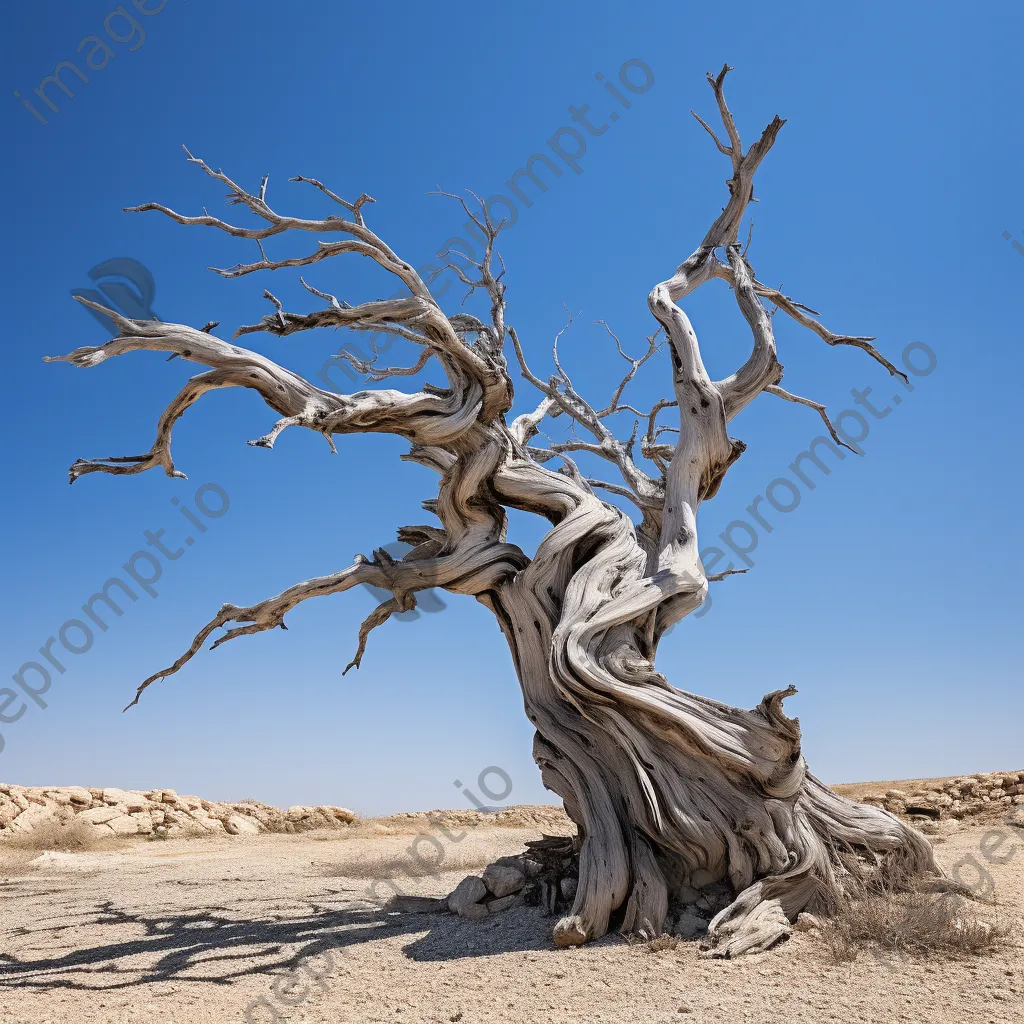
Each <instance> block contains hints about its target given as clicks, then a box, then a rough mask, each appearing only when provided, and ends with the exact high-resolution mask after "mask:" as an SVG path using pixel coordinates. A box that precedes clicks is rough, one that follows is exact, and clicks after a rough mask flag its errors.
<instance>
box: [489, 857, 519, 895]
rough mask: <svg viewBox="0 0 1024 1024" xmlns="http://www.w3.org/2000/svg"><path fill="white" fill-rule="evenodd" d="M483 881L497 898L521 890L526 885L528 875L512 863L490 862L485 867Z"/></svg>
mask: <svg viewBox="0 0 1024 1024" xmlns="http://www.w3.org/2000/svg"><path fill="white" fill-rule="evenodd" d="M483 883H484V885H486V886H487V889H488V891H489V892H490V893H491V894H492V895H493V896H494V897H496V898H497V899H501V897H502V896H508V895H510V894H511V893H514V892H519V890H520V889H522V887H523V886H524V885H526V875H525V874H524V873H523V872H522V871H520V870H519V868H517V867H513V866H512V865H511V864H489V865H488V866H487V867H486V868H484V873H483Z"/></svg>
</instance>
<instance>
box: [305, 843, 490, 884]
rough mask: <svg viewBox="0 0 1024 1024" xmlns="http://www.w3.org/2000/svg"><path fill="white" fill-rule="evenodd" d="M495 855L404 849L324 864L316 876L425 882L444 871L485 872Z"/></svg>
mask: <svg viewBox="0 0 1024 1024" xmlns="http://www.w3.org/2000/svg"><path fill="white" fill-rule="evenodd" d="M494 859H495V854H494V852H493V851H492V850H487V849H482V850H481V849H477V850H460V849H459V848H458V847H452V846H447V847H445V850H444V856H443V857H440V858H436V859H435V858H434V855H433V851H431V853H430V854H429V856H428V855H427V854H426V853H425V854H424V856H423V857H421V858H417V857H415V856H413V855H412V854H411V853H410V852H409V850H408V848H407V847H399V848H397V849H395V850H393V851H392V850H379V851H378V850H373V851H369V852H358V853H354V854H352V855H351V856H349V857H345V858H344V859H342V860H340V861H337V862H336V863H333V864H325V865H323V866H322V867H321V869H320V873H321V874H323V875H325V876H327V877H328V878H374V879H388V878H426V877H429V876H434V875H438V874H442V873H443V872H446V871H467V872H472V871H476V870H477V869H479V868H485V867H487V865H488V864H490V863H491V861H492V860H494Z"/></svg>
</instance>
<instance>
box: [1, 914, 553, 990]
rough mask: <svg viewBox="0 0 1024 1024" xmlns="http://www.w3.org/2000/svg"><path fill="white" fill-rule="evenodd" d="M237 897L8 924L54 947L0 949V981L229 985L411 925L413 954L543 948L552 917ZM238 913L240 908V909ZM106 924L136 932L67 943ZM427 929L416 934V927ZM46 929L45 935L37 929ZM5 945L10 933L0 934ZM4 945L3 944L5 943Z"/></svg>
mask: <svg viewBox="0 0 1024 1024" xmlns="http://www.w3.org/2000/svg"><path fill="white" fill-rule="evenodd" d="M265 902H270V901H268V900H261V899H254V900H250V901H247V907H246V909H247V910H248V911H249V912H251V914H252V916H241V917H240V909H241V908H240V907H239V906H238V905H237V904H236V905H235V906H234V907H230V908H229V907H219V906H215V907H207V908H203V909H198V910H190V911H188V912H180V911H168V912H167V913H143V912H132V911H129V910H124V909H122V908H120V907H118V906H117V904H116V902H115V901H114V900H102V901H99V902H97V903H96V905H95V908H94V909H93V910H90V911H85V912H82V911H78V912H75V913H73V914H71V913H68V914H64V915H62V916H61V918H60V919H58V920H56V921H54V922H52V923H46V922H43V923H41V924H39V925H36V926H33V927H30V928H25V927H20V928H18V929H14V930H12V931H9V932H8V933H7V935H8V938H10V937H13V936H14V935H17V937H18V938H19V939H20V940H21V942H20V943H19V945H22V946H23V945H24V942H25V940H26V939H27V940H28V941H29V942H33V940H35V941H34V942H33V944H34V945H35V946H36V947H37V948H38V947H39V946H43V945H45V946H46V947H49V948H51V949H52V948H56V949H58V950H62V951H61V952H57V953H50V952H46V953H40V954H39V955H38V956H33V955H31V954H29V955H25V954H22V955H20V956H19V955H14V954H12V953H10V952H0V991H2V990H4V989H25V988H34V989H39V990H53V989H62V988H63V989H78V990H85V991H99V990H117V989H126V988H132V987H135V986H140V985H146V984H152V983H157V982H169V981H188V982H201V983H206V984H213V985H230V984H232V983H233V982H235V981H238V980H240V979H244V978H246V977H251V976H253V975H263V974H268V973H270V974H276V973H281V972H284V971H287V970H290V969H292V968H294V967H295V966H297V965H298V964H300V963H301V962H303V961H305V960H307V959H309V958H313V957H317V956H320V955H324V956H329V955H330V953H331V951H340V952H341V953H342V954H344V953H345V952H349V951H353V950H355V949H356V948H357V947H358V946H359V945H361V944H362V943H365V942H368V941H371V940H379V939H383V938H390V937H394V936H401V935H410V936H413V935H414V936H415V938H414V939H413V940H412V941H411V942H410V943H409V944H408V945H406V946H405V947H404V952H405V953H406V955H407V956H408V957H409V958H410V959H412V960H417V961H446V960H449V961H450V960H457V959H462V958H465V957H479V956H492V955H496V954H498V953H503V952H509V951H517V950H518V951H527V950H545V949H550V948H551V937H550V935H551V923H552V922H551V919H550V918H545V917H543V916H542V914H541V912H540V910H539V909H537V908H532V907H524V908H519V909H515V910H509V911H506V912H504V913H503V914H501V915H500V916H496V917H494V918H491V919H487V920H485V921H482V922H479V923H478V922H469V921H463V920H461V919H460V918H457V917H455V916H453V915H448V914H398V913H393V912H389V911H387V910H386V909H381V908H379V907H373V906H365V905H360V906H347V907H343V908H324V907H319V906H314V905H310V909H309V911H308V912H305V913H304V912H301V911H300V912H299V913H297V914H284V913H282V914H275V915H272V916H266V915H265V912H264V913H263V914H261V913H260V908H258V904H260V903H265ZM242 913H243V914H244V913H245V910H243V911H242ZM83 925H86V926H88V927H89V928H90V929H93V930H95V929H96V928H97V927H102V926H105V925H106V926H110V927H111V928H116V929H118V930H119V931H121V932H122V933H123V932H124V931H127V930H129V929H130V930H131V931H132V932H133V933H135V935H136V936H137V935H138V933H139V932H140V931H141V932H142V937H141V938H140V937H132V938H112V939H111V940H110V941H105V942H98V943H94V944H93V945H91V946H87V947H81V948H72V946H73V944H74V943H75V938H76V936H75V932H76V931H77V930H79V929H81V928H82V927H83ZM424 932H425V933H426V934H423V933H424ZM44 936H45V938H44ZM4 945H8V943H6V942H5V943H4ZM8 948H10V947H9V945H8Z"/></svg>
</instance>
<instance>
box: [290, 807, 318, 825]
mask: <svg viewBox="0 0 1024 1024" xmlns="http://www.w3.org/2000/svg"><path fill="white" fill-rule="evenodd" d="M314 810H315V808H313V807H303V806H301V805H299V804H296V805H295V806H294V807H289V808H288V810H287V811H285V812H284V816H285V819H286V820H287V821H302V819H303V818H308V817H309V816H310V815H311V814H312V813H313V811H314Z"/></svg>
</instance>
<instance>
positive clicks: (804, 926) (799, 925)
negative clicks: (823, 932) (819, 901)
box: [793, 913, 821, 932]
mask: <svg viewBox="0 0 1024 1024" xmlns="http://www.w3.org/2000/svg"><path fill="white" fill-rule="evenodd" d="M820 927H821V922H820V921H819V920H818V919H817V918H816V917H815V916H814V915H813V914H808V913H803V914H797V918H796V921H795V922H794V923H793V929H794V931H798V932H813V931H817V930H818V929H819V928H820Z"/></svg>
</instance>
